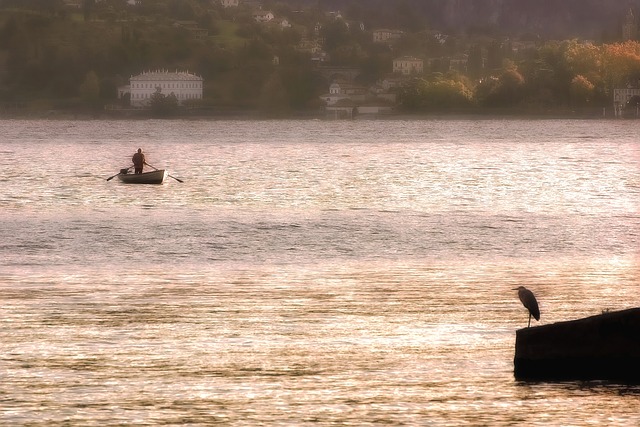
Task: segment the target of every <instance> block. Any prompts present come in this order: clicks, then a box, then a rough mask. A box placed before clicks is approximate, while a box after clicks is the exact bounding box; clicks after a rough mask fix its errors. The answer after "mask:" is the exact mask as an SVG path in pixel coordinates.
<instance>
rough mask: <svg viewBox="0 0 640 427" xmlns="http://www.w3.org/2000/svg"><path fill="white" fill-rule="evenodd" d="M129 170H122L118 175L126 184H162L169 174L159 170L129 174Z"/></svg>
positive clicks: (164, 170)
mask: <svg viewBox="0 0 640 427" xmlns="http://www.w3.org/2000/svg"><path fill="white" fill-rule="evenodd" d="M127 172H129V169H122V170H120V173H119V174H118V179H120V181H122V182H124V183H125V184H162V183H163V182H164V180H165V179H167V176H168V175H169V172H168V171H167V170H166V169H157V170H154V171H151V172H144V173H127Z"/></svg>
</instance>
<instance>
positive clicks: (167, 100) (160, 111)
mask: <svg viewBox="0 0 640 427" xmlns="http://www.w3.org/2000/svg"><path fill="white" fill-rule="evenodd" d="M149 101H150V106H151V114H152V115H153V116H154V117H170V116H174V115H176V114H177V112H178V98H176V96H175V95H174V94H173V93H170V94H169V95H165V94H163V93H162V92H160V89H158V90H156V91H155V92H154V93H153V94H152V95H151V99H150V100H149Z"/></svg>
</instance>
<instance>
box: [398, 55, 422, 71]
mask: <svg viewBox="0 0 640 427" xmlns="http://www.w3.org/2000/svg"><path fill="white" fill-rule="evenodd" d="M393 72H394V73H399V74H404V75H407V76H408V75H411V74H422V73H423V72H424V61H423V60H422V59H419V58H416V57H413V56H403V57H400V58H396V59H394V60H393Z"/></svg>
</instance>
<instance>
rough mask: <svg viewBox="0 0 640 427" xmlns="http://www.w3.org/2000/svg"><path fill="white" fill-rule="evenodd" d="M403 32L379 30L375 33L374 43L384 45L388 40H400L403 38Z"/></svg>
mask: <svg viewBox="0 0 640 427" xmlns="http://www.w3.org/2000/svg"><path fill="white" fill-rule="evenodd" d="M402 34H403V33H402V31H400V30H388V29H386V28H382V29H379V30H374V31H373V42H374V43H382V42H386V41H388V40H398V39H400V38H401V37H402Z"/></svg>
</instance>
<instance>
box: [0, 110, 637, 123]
mask: <svg viewBox="0 0 640 427" xmlns="http://www.w3.org/2000/svg"><path fill="white" fill-rule="evenodd" d="M19 119H24V120H212V121H214V120H326V121H366V120H495V119H516V120H524V119H540V120H543V119H544V120H554V119H556V120H557V119H579V120H588V119H594V120H605V119H606V120H614V119H618V120H634V119H638V118H637V117H627V118H624V117H615V116H613V114H606V112H605V114H603V113H602V111H600V112H599V113H598V112H597V111H595V110H590V111H583V112H571V111H557V112H550V111H547V112H524V111H513V110H512V111H467V112H460V111H458V112H442V111H441V112H435V111H434V112H421V113H407V112H399V113H390V114H379V115H369V114H361V115H356V116H355V117H353V118H339V119H336V118H333V117H331V116H329V115H327V114H325V113H324V112H298V113H289V114H282V115H277V116H276V115H269V114H264V113H261V112H257V111H249V110H248V111H222V112H221V111H216V112H206V113H202V112H188V113H186V114H184V113H181V114H175V115H170V116H163V117H160V116H154V115H152V114H150V112H149V111H147V110H139V111H132V110H127V111H126V112H125V111H121V112H118V111H99V112H95V113H91V112H86V111H79V112H71V111H64V110H48V111H29V112H24V111H20V112H18V111H6V110H5V111H0V120H19Z"/></svg>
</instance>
